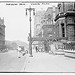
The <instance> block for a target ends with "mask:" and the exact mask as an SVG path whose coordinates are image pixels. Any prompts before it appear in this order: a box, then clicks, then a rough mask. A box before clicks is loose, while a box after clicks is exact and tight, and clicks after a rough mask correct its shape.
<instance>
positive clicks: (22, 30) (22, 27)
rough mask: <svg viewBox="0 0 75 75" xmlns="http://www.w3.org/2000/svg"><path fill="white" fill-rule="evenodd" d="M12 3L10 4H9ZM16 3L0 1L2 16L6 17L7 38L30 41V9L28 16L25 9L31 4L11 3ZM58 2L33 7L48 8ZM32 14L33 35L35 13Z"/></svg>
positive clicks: (36, 9) (0, 14) (36, 8)
mask: <svg viewBox="0 0 75 75" xmlns="http://www.w3.org/2000/svg"><path fill="white" fill-rule="evenodd" d="M9 4H10V5H9ZM11 4H15V3H7V4H6V3H0V17H1V18H3V17H4V24H5V26H6V28H5V39H6V40H10V41H14V40H20V41H24V42H26V43H28V33H29V27H30V23H29V11H28V12H27V13H28V15H27V16H26V11H25V9H26V8H28V7H29V6H30V5H31V4H26V5H19V4H18V5H11ZM55 5H57V4H55V3H54V4H52V3H51V4H49V5H46V4H45V5H37V4H36V5H31V7H32V8H35V12H36V11H40V10H41V9H42V10H46V9H47V8H48V7H50V6H55ZM31 14H32V15H31V16H32V24H31V25H32V36H33V35H34V15H33V12H32V13H31Z"/></svg>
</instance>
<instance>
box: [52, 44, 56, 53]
mask: <svg viewBox="0 0 75 75" xmlns="http://www.w3.org/2000/svg"><path fill="white" fill-rule="evenodd" d="M51 51H52V53H53V54H55V51H56V49H55V44H54V43H53V44H51Z"/></svg>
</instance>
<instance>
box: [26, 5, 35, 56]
mask: <svg viewBox="0 0 75 75" xmlns="http://www.w3.org/2000/svg"><path fill="white" fill-rule="evenodd" d="M27 11H29V22H30V33H29V54H30V57H33V55H32V34H31V21H32V18H31V11H33V15H35V8H31V6H30V7H29V8H26V15H27Z"/></svg>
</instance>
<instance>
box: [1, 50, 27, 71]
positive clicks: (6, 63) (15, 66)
mask: <svg viewBox="0 0 75 75" xmlns="http://www.w3.org/2000/svg"><path fill="white" fill-rule="evenodd" d="M26 56H27V55H25V56H22V57H21V58H18V54H17V51H16V50H10V51H9V52H6V53H0V72H21V70H22V69H23V67H24V64H25V62H26Z"/></svg>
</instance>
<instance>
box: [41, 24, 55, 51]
mask: <svg viewBox="0 0 75 75" xmlns="http://www.w3.org/2000/svg"><path fill="white" fill-rule="evenodd" d="M42 30H43V37H44V38H45V41H44V45H45V46H44V47H45V50H46V52H48V51H49V48H50V47H49V45H50V44H51V41H53V40H56V26H55V25H53V24H52V25H43V26H42Z"/></svg>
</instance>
